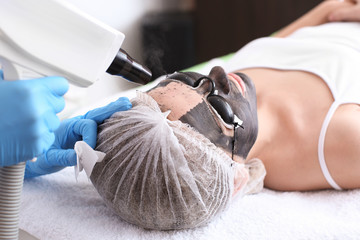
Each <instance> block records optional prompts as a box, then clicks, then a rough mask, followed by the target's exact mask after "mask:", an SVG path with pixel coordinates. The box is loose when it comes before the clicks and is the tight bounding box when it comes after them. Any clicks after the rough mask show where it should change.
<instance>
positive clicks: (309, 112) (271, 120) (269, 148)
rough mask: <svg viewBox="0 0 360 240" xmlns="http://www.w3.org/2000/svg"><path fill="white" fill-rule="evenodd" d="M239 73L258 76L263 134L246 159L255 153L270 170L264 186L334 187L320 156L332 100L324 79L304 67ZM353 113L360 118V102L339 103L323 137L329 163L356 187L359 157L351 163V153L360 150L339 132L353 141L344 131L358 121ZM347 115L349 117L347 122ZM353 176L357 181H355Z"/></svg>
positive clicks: (347, 184) (346, 184) (340, 180)
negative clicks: (349, 146) (346, 145)
mask: <svg viewBox="0 0 360 240" xmlns="http://www.w3.org/2000/svg"><path fill="white" fill-rule="evenodd" d="M241 72H243V73H245V74H247V75H248V76H249V77H250V78H251V79H252V80H253V81H254V83H255V87H256V91H257V108H258V120H259V134H258V138H257V140H256V142H255V145H254V147H253V148H252V149H251V151H250V153H249V155H248V159H251V158H255V157H256V158H259V159H261V160H262V161H263V163H264V165H265V168H266V170H267V175H266V178H265V186H266V187H269V188H272V189H275V190H296V191H302V190H317V189H326V188H330V185H329V184H328V183H327V182H326V180H325V178H324V176H323V174H322V171H321V168H320V164H319V161H318V141H319V135H320V130H321V127H322V124H323V121H324V119H325V116H326V114H327V112H328V110H329V108H330V106H331V104H332V103H333V101H334V99H333V96H332V94H331V92H330V90H329V88H328V87H327V85H326V83H325V82H324V81H323V80H322V79H321V78H319V77H318V76H317V75H314V74H312V73H309V72H304V71H282V70H275V69H266V68H252V69H245V70H241ZM354 113H355V116H354ZM348 116H351V117H348ZM355 117H360V114H359V107H358V105H355V104H347V105H341V106H340V107H339V108H338V110H337V111H336V112H335V115H334V116H333V118H332V120H331V122H330V125H329V129H328V131H327V134H326V138H325V160H326V163H327V166H328V168H329V171H330V173H331V175H332V177H333V178H334V180H335V181H336V182H337V183H338V184H339V185H340V186H341V187H343V188H356V187H359V184H358V183H360V177H359V175H360V174H359V169H360V168H359V167H360V166H358V165H359V163H358V162H359V161H357V163H356V164H357V165H356V164H355V166H354V163H351V162H349V161H352V160H353V157H352V156H348V155H351V154H352V155H356V154H359V151H358V152H355V153H354V149H352V150H351V151H350V152H349V151H347V150H345V149H344V146H342V144H339V138H340V137H341V141H344V142H347V141H349V142H353V139H352V138H353V136H352V135H354V134H352V135H349V134H342V132H343V131H344V129H343V124H350V125H351V124H352V122H356V121H355V120H352V119H354V118H355ZM347 118H350V120H348V122H346V121H345V122H344V121H343V119H347ZM357 119H360V118H357ZM350 127H351V126H349V128H350ZM357 129H360V128H359V127H357ZM345 131H346V130H345ZM350 131H351V128H350ZM355 132H356V131H355ZM358 132H360V131H358ZM344 135H345V136H344ZM358 139H359V137H358ZM359 142H360V141H358V142H357V144H358V143H359ZM354 144H355V145H356V143H354ZM356 148H357V147H356ZM346 151H347V152H346ZM355 151H356V150H355ZM357 156H359V155H357ZM351 164H352V165H351ZM349 175H350V176H352V178H350V176H349ZM354 178H357V180H358V181H357V182H358V183H354ZM355 182H356V181H355Z"/></svg>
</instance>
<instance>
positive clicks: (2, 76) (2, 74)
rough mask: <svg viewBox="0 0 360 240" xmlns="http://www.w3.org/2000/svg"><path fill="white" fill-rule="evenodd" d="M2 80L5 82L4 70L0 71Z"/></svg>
mask: <svg viewBox="0 0 360 240" xmlns="http://www.w3.org/2000/svg"><path fill="white" fill-rule="evenodd" d="M1 80H4V73H3V70H2V69H0V81H1Z"/></svg>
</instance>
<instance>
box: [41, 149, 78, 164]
mask: <svg viewBox="0 0 360 240" xmlns="http://www.w3.org/2000/svg"><path fill="white" fill-rule="evenodd" d="M46 157H47V162H48V164H49V166H54V167H55V166H61V167H69V166H74V165H76V153H75V150H74V149H50V150H49V151H48V152H47V153H46Z"/></svg>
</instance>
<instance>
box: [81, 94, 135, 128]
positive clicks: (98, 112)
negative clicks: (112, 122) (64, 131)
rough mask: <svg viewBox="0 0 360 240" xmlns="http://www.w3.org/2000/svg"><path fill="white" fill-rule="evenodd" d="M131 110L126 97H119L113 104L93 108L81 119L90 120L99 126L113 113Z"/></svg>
mask: <svg viewBox="0 0 360 240" xmlns="http://www.w3.org/2000/svg"><path fill="white" fill-rule="evenodd" d="M130 108H131V103H130V101H129V99H128V98H127V97H121V98H119V99H118V100H116V101H115V102H112V103H109V104H108V105H106V106H104V107H100V108H95V109H94V110H91V111H89V112H87V113H86V114H85V115H84V116H83V118H85V119H92V120H94V121H95V122H96V123H97V124H101V123H102V122H104V120H105V119H107V118H109V117H110V116H111V115H113V114H114V113H115V112H119V111H125V110H128V109H130Z"/></svg>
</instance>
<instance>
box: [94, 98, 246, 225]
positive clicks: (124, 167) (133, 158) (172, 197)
mask: <svg viewBox="0 0 360 240" xmlns="http://www.w3.org/2000/svg"><path fill="white" fill-rule="evenodd" d="M132 102H133V108H132V109H131V110H128V111H124V112H117V113H115V114H114V115H113V116H112V117H111V118H109V119H108V120H106V121H105V122H104V123H103V124H102V125H100V126H99V134H98V142H97V143H98V146H97V148H96V150H98V151H101V152H104V153H106V156H105V158H104V160H103V161H102V162H100V163H96V165H95V167H94V169H93V172H92V174H91V177H90V178H91V181H92V182H93V184H94V186H95V188H96V189H97V191H98V192H99V194H100V195H101V196H102V198H103V199H104V201H105V202H106V204H107V205H108V206H109V207H110V208H111V209H112V210H113V211H114V212H115V213H116V214H117V215H119V216H120V217H121V218H122V219H124V220H126V221H128V222H130V223H133V224H136V225H138V226H141V227H143V228H148V229H158V230H171V229H185V228H193V227H197V226H202V225H204V224H206V223H208V222H209V221H210V220H211V219H213V218H214V217H215V216H217V215H218V214H219V213H221V212H222V211H223V210H224V209H226V207H227V206H228V204H229V202H230V200H231V198H232V195H233V190H234V174H235V172H236V171H238V169H239V168H243V169H245V166H244V164H239V163H236V162H234V161H233V160H232V159H231V158H230V157H229V156H228V155H226V154H225V152H223V151H222V150H221V149H219V148H217V147H216V146H215V145H214V144H212V143H211V142H210V141H209V140H208V139H207V138H205V137H204V136H203V135H201V134H200V133H198V132H197V131H195V130H194V129H192V128H191V127H190V126H188V125H186V124H184V123H182V122H180V121H170V120H168V119H167V115H168V112H165V113H162V112H161V110H160V108H159V106H158V104H157V102H156V101H155V100H153V99H152V98H151V97H150V96H148V95H147V94H145V93H140V92H138V94H137V97H136V98H135V99H133V101H132ZM243 169H242V170H243ZM242 173H244V176H243V177H244V178H248V177H249V176H248V170H245V171H242ZM246 180H247V179H246ZM244 188H245V187H244Z"/></svg>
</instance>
